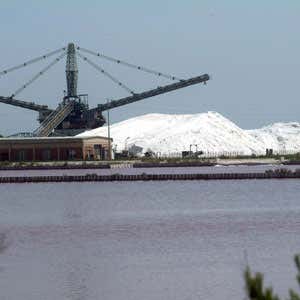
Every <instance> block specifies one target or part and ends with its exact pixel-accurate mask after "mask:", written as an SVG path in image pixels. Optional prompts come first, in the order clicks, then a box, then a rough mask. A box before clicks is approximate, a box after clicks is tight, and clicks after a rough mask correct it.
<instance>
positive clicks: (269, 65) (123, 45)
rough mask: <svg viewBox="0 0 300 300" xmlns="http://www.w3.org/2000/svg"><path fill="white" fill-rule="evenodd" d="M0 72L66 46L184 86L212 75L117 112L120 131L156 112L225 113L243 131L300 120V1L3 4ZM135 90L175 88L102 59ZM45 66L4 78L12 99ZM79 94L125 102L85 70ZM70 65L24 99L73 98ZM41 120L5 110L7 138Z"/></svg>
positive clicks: (0, 90)
mask: <svg viewBox="0 0 300 300" xmlns="http://www.w3.org/2000/svg"><path fill="white" fill-rule="evenodd" d="M0 19H1V26H0V34H1V50H0V51H1V58H0V70H3V69H5V68H6V67H9V66H13V65H16V64H18V63H22V62H24V61H25V60H27V59H29V58H31V57H35V56H38V55H40V54H44V53H46V52H48V51H51V50H54V49H56V48H59V47H62V46H65V45H66V44H67V43H68V42H75V43H76V44H78V45H80V46H82V47H86V48H89V49H92V50H97V51H100V52H103V53H105V54H107V55H111V56H115V57H118V58H122V59H124V60H127V61H130V62H133V63H137V64H141V65H145V66H148V67H151V68H154V69H157V70H160V71H164V72H167V73H171V74H174V75H177V76H179V77H184V78H188V77H192V76H196V75H200V74H203V73H209V74H210V75H211V76H212V80H211V81H210V82H209V83H208V85H207V86H202V85H199V86H194V87H190V88H186V89H182V90H180V91H176V92H173V93H170V94H166V95H161V96H158V97H156V98H152V99H148V100H145V101H142V102H139V103H135V104H132V105H128V106H125V107H122V108H119V109H115V110H113V111H112V112H111V117H112V120H113V121H114V122H116V121H120V120H124V119H126V118H129V117H133V116H137V115H141V114H144V113H151V112H162V113H200V112H206V111H208V110H214V111H217V112H219V113H221V114H223V115H224V116H226V117H228V118H230V119H231V120H233V121H234V122H236V123H237V124H238V125H239V126H241V127H243V128H256V127H260V126H263V125H266V124H269V123H272V122H277V121H300V120H299V115H300V105H299V98H300V97H299V96H300V92H299V91H300V87H299V80H300V76H299V71H300V58H299V57H300V55H299V53H300V39H299V28H300V1H257V0H254V1H231V0H228V1H224V0H223V1H221V0H205V1H202V0H198V1H196V0H186V1H176V0H173V1H168V0H167V1H162V0H161V1H158V0H152V1H142V0H140V1H136V0H132V1H130V0H127V1H106V0H101V1H95V0H94V1H89V0H86V1H69V0H65V1H57V0H52V1H41V0H40V1H37V0H36V1H33V0H28V1H19V0H7V1H5V0H3V1H1V2H0ZM95 62H98V63H99V64H102V65H103V67H105V69H107V70H108V71H110V72H111V73H112V74H114V75H115V76H116V77H118V78H119V79H120V80H121V81H124V83H126V84H127V85H128V86H130V87H132V88H133V89H134V90H136V91H142V90H143V89H149V88H152V87H156V86H157V85H161V84H165V83H168V82H167V81H158V80H157V79H156V78H155V77H153V76H151V75H147V74H146V75H144V74H140V73H137V72H135V71H132V70H130V69H129V70H128V69H126V68H122V67H118V66H114V65H113V64H111V63H107V62H103V61H100V60H98V61H97V59H96V60H95ZM44 65H45V62H42V63H40V64H37V65H35V66H33V67H32V68H28V69H27V70H25V69H24V70H22V71H17V72H15V73H11V74H10V75H7V76H5V77H0V94H1V95H4V96H7V95H10V94H11V93H12V92H13V91H14V90H15V89H17V88H18V87H19V86H21V85H22V84H23V83H24V82H26V80H28V79H29V78H30V76H32V75H34V72H37V71H39V70H40V69H41V68H42V67H43V66H44ZM79 67H80V73H79V92H81V93H88V94H89V101H90V105H91V106H95V105H97V104H98V103H102V102H105V101H106V99H107V98H119V97H122V96H125V95H126V93H124V91H123V90H120V89H119V88H118V87H117V86H115V85H114V84H112V83H111V82H110V81H109V80H108V79H106V78H105V77H102V76H101V74H98V73H96V72H95V71H94V70H93V69H91V68H90V67H89V66H88V65H83V64H81V63H79ZM64 68H65V62H62V63H59V64H58V65H56V66H55V67H53V69H52V70H50V71H49V72H48V74H46V75H44V76H43V77H42V78H40V79H39V80H38V81H37V82H36V83H34V84H33V85H32V86H31V87H29V88H28V89H27V90H25V91H24V92H23V93H22V94H20V95H19V97H18V98H20V99H25V100H27V99H28V100H32V101H36V102H39V103H45V104H48V105H49V106H50V107H53V108H54V107H55V106H56V105H57V103H58V102H59V100H60V98H61V97H62V91H63V89H65V77H64ZM36 117H37V114H36V113H35V112H31V111H26V110H23V109H19V108H14V107H9V106H7V105H4V104H0V131H1V132H2V133H4V134H9V133H13V132H17V131H30V130H33V129H34V128H35V127H36V126H37V125H38V123H37V121H36Z"/></svg>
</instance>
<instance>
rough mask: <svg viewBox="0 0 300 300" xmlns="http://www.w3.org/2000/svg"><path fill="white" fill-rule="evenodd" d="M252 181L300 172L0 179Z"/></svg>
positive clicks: (5, 179) (1, 180) (8, 180)
mask: <svg viewBox="0 0 300 300" xmlns="http://www.w3.org/2000/svg"><path fill="white" fill-rule="evenodd" d="M246 179H247V180H250V179H300V170H296V171H295V172H292V171H290V170H287V169H279V170H275V171H272V170H268V171H266V172H264V173H214V174H146V173H142V174H137V175H125V174H112V175H97V174H86V175H60V176H20V177H0V184H1V183H2V184H4V183H42V182H114V181H123V182H125V181H126V182H127V181H166V180H170V181H175V180H176V181H179V180H246Z"/></svg>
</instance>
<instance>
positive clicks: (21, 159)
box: [17, 150, 26, 161]
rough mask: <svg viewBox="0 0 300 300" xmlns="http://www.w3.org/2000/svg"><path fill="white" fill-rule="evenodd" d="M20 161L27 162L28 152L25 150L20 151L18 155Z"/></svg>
mask: <svg viewBox="0 0 300 300" xmlns="http://www.w3.org/2000/svg"><path fill="white" fill-rule="evenodd" d="M17 159H18V161H25V160H26V152H25V150H19V151H18V155H17Z"/></svg>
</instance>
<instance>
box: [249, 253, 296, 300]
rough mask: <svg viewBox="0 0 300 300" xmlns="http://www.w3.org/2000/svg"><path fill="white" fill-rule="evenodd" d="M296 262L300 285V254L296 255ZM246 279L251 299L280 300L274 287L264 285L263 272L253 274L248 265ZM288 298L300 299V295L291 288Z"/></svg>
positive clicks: (290, 299)
mask: <svg viewBox="0 0 300 300" xmlns="http://www.w3.org/2000/svg"><path fill="white" fill-rule="evenodd" d="M294 260H295V264H296V268H297V276H296V279H297V282H298V285H299V287H300V255H296V256H295V259H294ZM244 279H245V283H246V293H247V296H248V298H249V299H250V300H280V298H279V297H278V296H277V295H276V294H275V293H274V292H273V288H272V287H264V276H263V274H262V273H256V274H254V275H252V273H251V271H250V268H249V267H247V269H246V271H245V274H244ZM287 300H300V295H299V294H298V293H296V292H295V291H294V290H292V289H290V290H289V298H287Z"/></svg>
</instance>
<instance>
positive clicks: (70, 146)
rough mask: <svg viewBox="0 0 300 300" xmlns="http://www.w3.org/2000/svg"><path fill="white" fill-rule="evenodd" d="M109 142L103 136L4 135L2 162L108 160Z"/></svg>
mask: <svg viewBox="0 0 300 300" xmlns="http://www.w3.org/2000/svg"><path fill="white" fill-rule="evenodd" d="M111 141H112V140H111ZM109 144H110V145H111V143H109V140H108V138H106V137H100V136H99V137H30V138H0V161H59V160H105V159H107V158H108V154H109V152H108V148H109Z"/></svg>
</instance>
